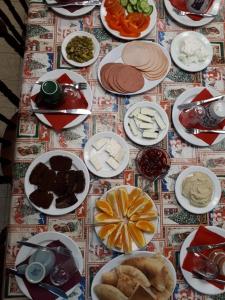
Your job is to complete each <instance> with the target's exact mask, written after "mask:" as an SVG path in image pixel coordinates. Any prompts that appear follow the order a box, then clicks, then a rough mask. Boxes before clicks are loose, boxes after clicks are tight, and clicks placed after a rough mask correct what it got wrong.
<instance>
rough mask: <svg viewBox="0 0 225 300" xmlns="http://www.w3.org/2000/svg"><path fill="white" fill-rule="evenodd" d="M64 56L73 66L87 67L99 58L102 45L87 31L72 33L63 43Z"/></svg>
mask: <svg viewBox="0 0 225 300" xmlns="http://www.w3.org/2000/svg"><path fill="white" fill-rule="evenodd" d="M61 51H62V56H63V58H64V59H65V60H66V61H67V62H68V63H69V64H70V65H72V66H75V67H87V66H90V65H91V64H93V63H94V62H95V61H96V59H97V58H98V56H99V52H100V45H99V42H98V41H97V39H96V38H95V36H94V35H93V34H91V33H89V32H86V31H75V32H72V33H70V34H69V35H68V36H67V37H66V38H65V39H64V41H63V43H62V48H61Z"/></svg>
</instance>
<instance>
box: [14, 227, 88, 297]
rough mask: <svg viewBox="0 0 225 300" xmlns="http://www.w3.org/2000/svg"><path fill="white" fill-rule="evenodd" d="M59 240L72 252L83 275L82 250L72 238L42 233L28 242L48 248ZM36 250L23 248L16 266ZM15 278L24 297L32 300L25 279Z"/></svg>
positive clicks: (57, 233) (17, 258)
mask: <svg viewBox="0 0 225 300" xmlns="http://www.w3.org/2000/svg"><path fill="white" fill-rule="evenodd" d="M57 240H58V241H60V242H62V243H63V244H64V245H65V246H66V247H67V248H68V249H69V250H70V251H72V255H73V258H74V261H75V263H76V265H77V267H78V270H79V271H80V273H82V271H83V257H82V254H81V251H80V248H79V247H78V246H77V244H76V243H75V242H74V241H73V240H72V239H71V238H69V237H67V236H66V235H64V234H62V233H59V232H50V231H48V232H42V233H39V234H36V235H34V236H33V237H31V238H30V239H29V240H28V242H30V243H33V244H38V245H42V246H46V245H48V244H49V243H51V242H52V241H57ZM36 250H37V249H34V248H30V247H26V246H22V247H21V248H20V250H19V252H18V254H17V257H16V262H15V265H16V266H17V265H18V264H20V263H22V262H23V261H24V260H25V259H26V258H27V257H29V256H31V255H32V254H33V253H34V252H35V251H36ZM15 277H16V281H17V284H18V286H19V288H20V290H21V291H22V292H23V293H24V295H25V296H26V297H27V298H29V299H31V295H30V293H29V291H28V289H27V287H26V285H25V284H24V281H23V279H21V278H19V277H17V276H15ZM73 289H74V287H72V289H70V290H69V291H67V295H69V294H70V293H71V292H72V290H73ZM57 299H59V298H57Z"/></svg>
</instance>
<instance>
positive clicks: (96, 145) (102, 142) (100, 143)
mask: <svg viewBox="0 0 225 300" xmlns="http://www.w3.org/2000/svg"><path fill="white" fill-rule="evenodd" d="M107 142H108V139H105V138H104V139H100V140H97V141H96V142H95V143H93V144H92V146H93V147H94V148H95V149H96V150H100V149H101V148H102V147H103V146H105V144H106V143H107Z"/></svg>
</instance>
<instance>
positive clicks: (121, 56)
mask: <svg viewBox="0 0 225 300" xmlns="http://www.w3.org/2000/svg"><path fill="white" fill-rule="evenodd" d="M170 67H171V59H170V55H169V53H168V51H167V50H166V49H165V48H164V47H162V46H161V45H159V44H157V43H153V42H150V41H132V42H129V43H126V44H122V45H120V46H118V47H116V48H115V49H113V50H112V51H110V52H109V53H108V54H107V55H106V56H105V57H104V58H103V59H102V61H101V62H100V65H99V69H98V79H99V81H100V83H101V85H102V87H103V88H104V89H106V90H107V91H109V92H112V93H115V94H122V95H137V94H141V93H144V92H146V91H148V90H150V89H152V88H154V87H155V86H157V85H158V84H159V83H161V82H162V81H163V79H164V78H165V77H166V75H167V74H168V72H169V70H170Z"/></svg>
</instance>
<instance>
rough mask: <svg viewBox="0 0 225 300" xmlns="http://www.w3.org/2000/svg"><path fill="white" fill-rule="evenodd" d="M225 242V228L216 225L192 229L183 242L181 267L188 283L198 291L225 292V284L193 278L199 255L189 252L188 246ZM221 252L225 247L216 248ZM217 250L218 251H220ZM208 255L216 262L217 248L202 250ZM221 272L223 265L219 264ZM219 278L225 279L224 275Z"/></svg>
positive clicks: (216, 293)
mask: <svg viewBox="0 0 225 300" xmlns="http://www.w3.org/2000/svg"><path fill="white" fill-rule="evenodd" d="M222 242H225V230H224V229H222V228H219V227H216V226H207V227H204V226H200V227H199V228H198V229H197V230H194V231H192V232H191V233H190V234H189V236H188V237H187V238H186V239H185V241H184V242H183V244H182V247H181V251H180V267H181V271H182V273H183V276H184V278H185V280H186V281H187V282H188V284H189V285H190V286H191V287H192V288H193V289H195V290H196V291H198V292H200V293H202V294H207V295H218V294H222V293H224V292H225V285H224V284H218V283H216V282H213V281H210V282H209V281H206V280H202V279H198V278H193V274H192V272H193V271H194V268H195V266H196V264H199V261H200V260H198V259H199V257H198V256H196V254H194V253H193V252H187V247H189V246H198V245H208V244H218V243H222ZM216 250H218V251H220V252H221V253H222V252H224V254H225V248H224V247H223V248H220V249H219V248H218V249H216ZM218 251H217V252H218ZM201 253H202V254H204V255H205V256H207V257H210V259H211V260H212V261H214V262H215V259H214V258H215V249H211V250H205V251H202V252H201ZM218 267H219V270H220V273H221V274H222V273H223V270H222V268H221V265H220V266H219V264H218ZM218 278H219V279H223V280H225V276H224V275H219V276H218Z"/></svg>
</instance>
